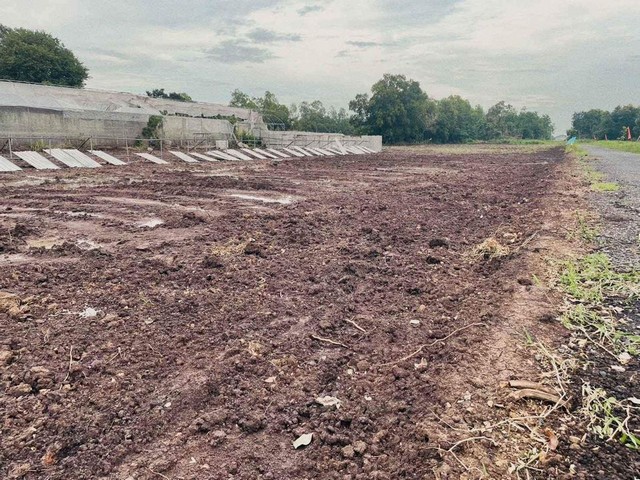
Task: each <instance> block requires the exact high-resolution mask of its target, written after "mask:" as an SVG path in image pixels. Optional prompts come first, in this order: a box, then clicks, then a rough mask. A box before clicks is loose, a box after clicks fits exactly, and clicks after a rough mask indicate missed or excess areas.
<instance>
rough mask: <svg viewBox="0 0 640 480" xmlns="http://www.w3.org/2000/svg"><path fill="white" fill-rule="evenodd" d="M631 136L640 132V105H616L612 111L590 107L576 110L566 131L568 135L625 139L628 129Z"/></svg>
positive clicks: (602, 138)
mask: <svg viewBox="0 0 640 480" xmlns="http://www.w3.org/2000/svg"><path fill="white" fill-rule="evenodd" d="M627 129H630V130H631V134H632V136H633V134H634V132H635V136H638V135H639V134H640V107H635V106H633V105H618V106H617V107H616V108H614V109H613V110H612V111H610V112H608V111H606V110H600V109H591V110H587V111H584V112H576V113H574V114H573V117H572V120H571V128H570V129H569V130H568V131H567V135H569V136H570V137H574V136H575V137H579V138H589V139H594V140H605V139H608V140H618V139H620V140H626V138H627V135H628V130H627Z"/></svg>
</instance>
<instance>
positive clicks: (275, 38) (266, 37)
mask: <svg viewBox="0 0 640 480" xmlns="http://www.w3.org/2000/svg"><path fill="white" fill-rule="evenodd" d="M247 37H249V38H250V39H251V40H253V41H254V42H256V43H276V42H299V41H301V40H302V36H300V35H298V34H293V33H278V32H274V31H273V30H267V29H266V28H256V29H255V30H252V31H251V32H249V33H248V34H247Z"/></svg>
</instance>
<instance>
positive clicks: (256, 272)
mask: <svg viewBox="0 0 640 480" xmlns="http://www.w3.org/2000/svg"><path fill="white" fill-rule="evenodd" d="M563 158H564V155H563V150H562V149H561V148H552V149H549V148H545V149H534V150H522V149H515V148H500V149H496V148H491V149H476V150H474V151H471V152H464V151H461V152H457V153H446V154H443V153H437V152H434V153H428V152H426V153H425V152H422V153H421V152H412V151H410V150H407V151H403V150H391V151H388V152H385V153H381V154H377V155H370V156H348V157H339V158H330V159H318V160H309V159H307V160H305V159H302V160H290V161H283V162H279V163H276V162H266V161H265V162H260V161H256V162H250V163H249V162H247V163H234V164H207V165H201V164H198V165H178V164H175V163H174V164H172V165H170V166H155V165H150V164H143V163H137V164H135V165H128V166H126V167H105V168H103V169H100V171H98V170H91V171H87V170H84V171H79V170H73V171H72V170H66V171H62V172H34V173H32V174H30V175H27V174H24V173H20V174H11V175H4V176H3V177H2V178H1V179H0V197H1V198H2V203H1V210H0V241H1V245H0V247H1V248H2V254H1V256H0V266H1V267H2V268H1V269H0V290H3V291H6V292H11V293H13V294H16V295H18V296H19V298H20V300H21V303H22V306H21V307H20V308H19V309H16V308H7V307H3V312H2V313H0V380H1V384H0V416H1V423H0V435H1V436H0V441H1V443H2V448H1V449H0V477H2V478H7V477H10V478H11V477H13V478H19V477H22V478H34V479H35V478H38V479H39V478H50V479H89V478H92V479H93V478H116V479H130V478H134V479H141V480H142V479H160V478H162V479H167V478H170V479H179V478H184V479H203V478H204V479H228V478H234V479H305V478H307V479H312V478H314V479H315V478H319V479H320V478H321V479H325V478H326V479H397V478H434V476H435V475H438V476H439V477H440V478H461V475H463V474H464V475H468V472H465V469H464V468H463V466H461V465H460V463H459V462H458V461H456V458H453V457H452V456H451V455H448V454H443V453H442V451H441V450H438V448H442V447H444V448H449V447H451V445H452V443H453V442H452V441H451V440H450V439H449V440H447V439H444V438H442V436H441V435H442V433H441V430H440V429H439V428H440V426H441V421H446V422H447V423H450V424H452V425H454V426H455V425H458V426H459V425H461V424H463V423H465V424H472V423H474V422H481V421H482V420H485V418H481V415H480V413H479V412H480V410H478V409H474V407H473V401H476V402H480V403H482V404H484V403H485V402H486V398H484V397H483V396H482V395H483V394H482V392H483V391H484V390H485V389H486V388H493V387H494V386H496V385H497V384H498V382H499V381H501V380H508V379H511V378H520V377H521V376H522V374H523V372H525V373H526V369H527V368H528V369H533V366H532V365H529V364H526V362H525V361H524V360H523V361H522V364H518V363H515V364H514V363H513V362H514V361H515V360H513V359H512V358H511V357H509V356H508V355H505V356H504V357H503V351H502V350H501V347H500V345H501V344H500V341H501V340H500V338H501V337H500V332H504V331H507V330H510V329H514V328H515V327H516V325H514V324H513V318H514V317H513V311H514V305H513V304H512V301H513V298H514V294H517V293H518V292H526V291H527V289H530V288H531V281H530V278H531V275H530V273H529V272H528V271H527V270H526V261H527V259H526V256H527V252H530V248H531V244H529V243H528V240H530V239H531V238H532V235H534V234H535V233H536V232H538V231H539V230H540V228H541V225H542V224H543V223H544V222H547V221H549V219H548V217H547V215H548V212H547V210H546V202H547V201H548V195H549V191H550V189H552V188H555V187H554V185H556V182H557V181H558V179H559V178H560V177H561V176H562V175H561V168H560V167H561V166H562V164H563ZM489 237H495V238H496V239H498V240H499V242H500V243H501V244H503V245H505V246H507V247H508V248H509V252H510V254H509V255H507V256H505V257H503V258H497V259H489V258H487V257H488V256H483V254H482V252H480V253H478V252H477V251H476V252H475V253H474V247H476V246H477V245H478V244H481V243H482V242H483V241H484V240H486V239H487V238H489ZM520 307H522V306H520ZM523 308H525V310H526V308H527V307H526V306H525V307H523ZM18 310H19V311H18ZM531 312H532V313H531V316H532V317H534V320H536V321H537V320H538V319H537V317H536V315H539V311H537V310H535V309H534V310H532V311H531ZM543 317H544V316H543ZM544 328H546V329H550V328H552V327H551V326H548V325H547V326H544ZM523 369H524V370H523ZM461 378H466V379H468V382H467V383H465V384H461V383H459V382H460V379H461ZM465 381H466V380H465ZM468 392H471V393H468ZM477 392H480V393H478V394H477ZM324 396H331V397H336V398H337V399H339V401H340V402H341V404H340V406H339V408H336V406H323V405H321V403H319V402H318V401H317V400H316V399H317V398H318V397H324ZM470 399H471V400H470ZM465 402H470V403H465ZM452 412H454V413H452ZM455 412H457V413H455ZM444 419H446V420H444ZM307 433H311V434H313V439H312V442H311V443H310V444H309V445H308V446H306V447H301V448H299V449H297V450H296V449H294V447H293V445H292V442H293V441H294V440H296V439H297V438H298V437H299V436H300V435H302V434H307ZM447 441H448V442H449V443H447ZM485 447H486V451H487V452H491V448H492V445H490V444H486V445H485ZM464 448H465V445H462V448H461V449H460V450H464ZM456 452H458V450H456ZM494 460H495V459H489V458H488V459H487V462H486V464H487V468H488V469H489V471H490V472H491V471H495V472H502V473H493V474H492V475H493V476H491V477H490V478H500V477H501V475H502V474H504V472H505V471H506V470H505V468H500V464H499V463H498V464H496V463H495V461H494ZM502 467H504V465H502ZM492 469H495V470H492ZM505 476H506V474H505Z"/></svg>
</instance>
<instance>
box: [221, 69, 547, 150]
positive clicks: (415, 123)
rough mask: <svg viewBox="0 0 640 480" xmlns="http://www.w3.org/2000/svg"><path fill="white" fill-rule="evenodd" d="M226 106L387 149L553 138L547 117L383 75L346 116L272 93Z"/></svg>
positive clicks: (275, 124) (234, 97)
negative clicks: (362, 138) (367, 138)
mask: <svg viewBox="0 0 640 480" xmlns="http://www.w3.org/2000/svg"><path fill="white" fill-rule="evenodd" d="M229 105H230V106H234V107H242V108H250V109H254V110H257V111H260V112H261V113H262V114H263V117H264V119H265V122H266V123H269V124H270V125H271V128H281V129H292V130H301V131H315V132H336V133H344V134H345V135H354V134H358V135H382V136H383V138H384V141H385V143H390V144H393V143H421V142H434V143H466V142H474V141H488V140H500V139H550V138H551V135H552V133H553V124H552V122H551V118H550V117H549V116H548V115H541V114H539V113H537V112H532V111H528V110H526V109H525V108H523V109H521V110H520V111H518V110H516V109H515V108H514V107H513V106H512V105H509V104H507V103H506V102H504V101H501V102H498V103H497V104H495V105H494V106H492V107H491V108H489V109H488V110H487V111H486V112H485V111H484V110H483V108H482V107H481V106H479V105H477V106H473V105H471V103H470V102H469V101H468V100H466V99H464V98H462V97H460V96H458V95H452V96H450V97H447V98H443V99H441V100H435V99H432V98H430V97H429V96H428V95H427V94H426V93H425V92H424V91H423V90H422V88H421V87H420V84H419V83H418V82H416V81H415V80H410V79H407V78H406V77H405V76H404V75H390V74H387V75H384V76H383V78H382V79H381V80H379V81H378V82H376V83H375V84H374V85H373V86H372V87H371V95H369V94H368V93H364V94H359V95H356V97H355V99H353V100H352V101H351V102H349V110H350V111H351V112H352V114H351V115H349V114H348V113H347V110H346V109H344V108H340V109H335V108H333V107H329V108H326V107H325V106H324V105H323V104H322V102H320V101H319V100H316V101H313V102H302V103H300V104H293V105H291V106H289V107H287V106H286V105H284V104H282V103H280V102H278V99H277V97H276V96H275V95H274V94H273V93H271V92H265V95H264V97H250V96H249V95H247V94H246V93H244V92H242V91H240V90H235V91H233V92H232V93H231V101H230V102H229Z"/></svg>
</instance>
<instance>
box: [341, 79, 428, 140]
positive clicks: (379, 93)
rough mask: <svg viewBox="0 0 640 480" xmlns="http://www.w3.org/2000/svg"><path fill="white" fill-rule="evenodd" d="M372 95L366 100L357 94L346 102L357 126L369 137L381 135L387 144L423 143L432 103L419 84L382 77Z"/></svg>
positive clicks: (373, 87)
mask: <svg viewBox="0 0 640 480" xmlns="http://www.w3.org/2000/svg"><path fill="white" fill-rule="evenodd" d="M371 94H372V95H371V97H370V98H368V99H367V97H366V96H364V95H358V96H357V97H356V98H355V99H354V100H352V101H351V102H350V103H349V109H350V110H352V111H354V112H356V115H355V116H354V123H355V124H356V125H357V124H358V123H360V124H361V126H362V127H364V129H365V131H366V132H367V133H370V134H372V135H383V138H384V140H385V142H387V143H402V142H420V141H422V140H424V138H425V133H426V131H427V127H428V126H429V123H430V120H431V119H432V117H433V112H434V109H435V104H434V102H432V101H431V100H430V99H429V97H428V96H427V94H426V93H425V92H423V91H422V89H421V88H420V84H419V83H418V82H416V81H415V80H410V79H407V77H405V76H404V75H391V74H385V75H384V76H383V77H382V79H381V80H379V81H378V82H376V83H375V84H374V85H373V86H372V87H371ZM365 100H368V101H366V105H365V103H364V102H365Z"/></svg>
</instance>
